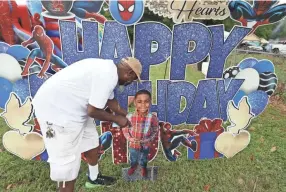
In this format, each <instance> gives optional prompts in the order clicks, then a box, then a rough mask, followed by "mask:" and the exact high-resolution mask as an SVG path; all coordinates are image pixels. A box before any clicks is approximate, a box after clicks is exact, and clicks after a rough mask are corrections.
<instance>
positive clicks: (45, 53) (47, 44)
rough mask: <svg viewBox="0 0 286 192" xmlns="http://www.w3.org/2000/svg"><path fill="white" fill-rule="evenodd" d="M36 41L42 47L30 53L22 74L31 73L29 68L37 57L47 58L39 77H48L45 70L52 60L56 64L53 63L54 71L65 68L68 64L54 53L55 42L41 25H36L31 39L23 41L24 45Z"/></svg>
mask: <svg viewBox="0 0 286 192" xmlns="http://www.w3.org/2000/svg"><path fill="white" fill-rule="evenodd" d="M34 42H37V43H38V45H39V47H40V48H36V49H33V50H32V51H31V53H30V54H29V56H28V58H27V62H26V65H25V68H24V70H23V72H22V76H27V75H29V68H30V66H31V65H32V64H33V62H34V60H35V58H39V59H43V60H45V61H44V63H43V67H42V70H41V71H40V73H39V74H38V77H39V78H46V77H47V76H46V74H45V72H46V71H47V70H48V68H49V66H50V62H51V63H53V64H54V65H52V69H53V70H54V71H58V70H60V68H65V67H67V66H68V65H67V64H66V63H65V62H63V61H62V60H61V59H60V58H59V57H58V56H56V55H54V54H53V47H54V44H53V42H52V40H51V39H50V38H49V37H48V36H47V35H46V34H45V31H44V29H43V28H42V27H41V26H39V25H37V26H35V27H34V30H33V32H32V37H31V38H30V39H29V40H27V41H24V42H23V43H22V46H24V47H26V46H27V45H29V44H31V43H34Z"/></svg>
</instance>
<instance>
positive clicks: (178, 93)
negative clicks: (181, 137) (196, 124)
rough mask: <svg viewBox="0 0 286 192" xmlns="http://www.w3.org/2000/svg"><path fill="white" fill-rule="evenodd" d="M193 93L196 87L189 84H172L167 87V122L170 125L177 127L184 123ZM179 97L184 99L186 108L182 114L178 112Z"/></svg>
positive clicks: (179, 105)
mask: <svg viewBox="0 0 286 192" xmlns="http://www.w3.org/2000/svg"><path fill="white" fill-rule="evenodd" d="M195 93H196V87H195V86H194V85H193V84H192V83H189V82H185V81H182V82H173V83H171V84H169V85H168V96H167V103H168V105H167V122H169V123H171V124H172V125H179V124H182V123H185V122H186V120H187V118H188V114H189V111H190V107H191V105H192V101H193V99H194V97H195ZM181 97H184V98H185V99H186V102H185V106H186V107H185V108H184V109H183V111H182V112H180V111H181Z"/></svg>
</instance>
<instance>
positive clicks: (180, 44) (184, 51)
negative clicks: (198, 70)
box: [170, 23, 211, 80]
mask: <svg viewBox="0 0 286 192" xmlns="http://www.w3.org/2000/svg"><path fill="white" fill-rule="evenodd" d="M190 41H194V42H195V43H196V46H195V49H194V50H193V51H192V52H189V51H191V50H188V49H189V47H190V45H189V42H190ZM172 43H173V45H172V46H173V47H172V59H171V61H172V64H171V76H170V79H171V80H185V69H186V65H187V64H195V63H197V62H199V61H202V60H203V59H204V58H205V57H206V56H207V55H208V53H209V50H210V48H211V34H210V31H209V30H208V28H207V27H206V26H205V25H203V24H200V23H183V24H179V25H175V26H174V32H173V42H172Z"/></svg>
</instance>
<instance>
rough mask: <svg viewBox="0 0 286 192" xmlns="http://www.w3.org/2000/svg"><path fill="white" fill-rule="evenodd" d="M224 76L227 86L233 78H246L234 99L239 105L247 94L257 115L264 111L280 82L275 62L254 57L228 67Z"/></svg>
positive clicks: (253, 111)
mask: <svg viewBox="0 0 286 192" xmlns="http://www.w3.org/2000/svg"><path fill="white" fill-rule="evenodd" d="M223 78H224V79H225V82H226V86H227V85H228V84H229V82H230V81H231V79H232V78H234V79H245V80H244V82H243V84H242V85H241V87H240V90H239V91H238V92H237V94H236V95H235V96H234V98H233V101H234V103H235V105H236V106H237V105H238V103H239V101H240V100H241V99H242V97H243V96H247V97H248V102H249V104H250V105H251V110H252V113H253V114H254V115H255V116H257V115H259V114H261V113H262V112H263V111H264V109H265V108H266V106H267V104H268V100H269V97H270V96H271V95H272V94H273V93H274V91H275V89H276V87H277V83H278V79H277V76H276V74H275V70H274V65H273V63H272V62H271V61H269V60H260V61H258V60H257V59H254V58H248V59H245V60H243V61H242V62H241V63H239V64H238V65H237V66H235V67H230V68H228V69H226V70H225V71H224V73H223Z"/></svg>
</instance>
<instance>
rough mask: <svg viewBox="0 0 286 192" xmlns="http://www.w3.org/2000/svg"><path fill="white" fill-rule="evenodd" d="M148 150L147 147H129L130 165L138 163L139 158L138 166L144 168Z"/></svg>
mask: <svg viewBox="0 0 286 192" xmlns="http://www.w3.org/2000/svg"><path fill="white" fill-rule="evenodd" d="M149 151H150V149H149V148H147V147H141V149H134V148H129V153H130V162H131V167H133V166H136V165H138V160H139V164H140V166H141V167H144V168H146V167H147V163H148V158H147V157H148V154H149Z"/></svg>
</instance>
